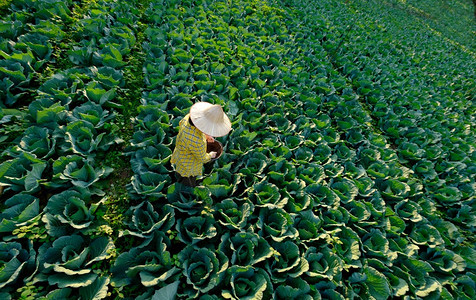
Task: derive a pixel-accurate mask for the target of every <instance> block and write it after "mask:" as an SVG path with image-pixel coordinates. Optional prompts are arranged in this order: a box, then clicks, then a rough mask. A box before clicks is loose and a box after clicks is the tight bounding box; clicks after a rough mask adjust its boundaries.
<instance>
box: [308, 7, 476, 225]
mask: <svg viewBox="0 0 476 300" xmlns="http://www.w3.org/2000/svg"><path fill="white" fill-rule="evenodd" d="M308 4H309V3H308V2H306V1H303V2H302V3H301V5H300V7H301V8H303V7H311V10H309V11H308V12H309V13H310V16H311V17H309V18H310V19H311V20H312V19H313V18H314V19H315V20H313V21H314V23H315V24H316V29H317V30H316V34H318V35H319V36H320V37H322V38H323V39H324V40H325V42H324V43H323V45H324V47H326V48H328V49H329V51H330V52H332V53H334V54H335V56H336V57H335V65H336V67H337V68H340V69H341V70H342V72H343V74H345V76H346V77H347V78H348V79H349V80H351V81H352V84H353V86H354V88H355V89H356V91H357V93H358V94H359V95H360V96H361V98H362V99H363V101H365V103H366V104H367V105H368V107H369V109H370V110H371V114H372V117H373V118H374V119H375V123H376V125H378V127H379V129H381V130H382V131H383V132H384V134H385V135H386V136H388V137H389V139H390V140H391V141H392V143H394V144H395V145H396V147H397V153H398V156H399V162H400V163H402V164H404V165H407V166H409V167H411V168H412V169H413V170H414V171H415V173H416V174H417V176H418V177H419V178H421V180H422V183H423V185H424V187H425V194H426V195H428V197H430V198H432V199H433V200H435V201H436V202H437V203H438V204H439V205H441V206H443V207H445V209H446V215H445V218H446V219H447V220H451V221H452V222H454V223H456V224H457V225H458V226H460V227H463V228H465V229H467V230H468V231H469V232H470V233H474V226H475V224H476V218H475V217H474V195H475V184H474V182H475V172H474V171H475V167H476V164H475V163H476V152H475V151H474V150H475V149H474V147H475V145H476V142H475V135H474V127H475V124H476V120H475V117H474V112H475V102H474V100H475V98H474V86H475V79H474V78H475V73H474V72H475V71H474V70H475V68H474V66H475V64H476V59H475V56H474V53H473V54H472V53H471V52H470V51H469V52H468V51H464V49H461V48H458V47H456V46H454V45H452V44H450V43H449V42H447V41H445V40H444V39H442V38H441V37H440V36H439V35H435V34H431V33H430V34H429V33H428V31H425V30H423V29H422V28H421V26H420V25H421V24H420V23H419V22H416V23H415V24H414V23H412V22H410V21H409V22H408V24H407V23H406V27H405V30H402V27H401V26H402V25H400V24H399V23H397V22H395V21H393V23H392V21H391V19H390V18H388V19H387V18H384V17H382V16H379V17H375V16H374V15H373V14H370V13H365V12H360V11H358V10H355V9H351V8H349V7H348V6H345V5H342V6H341V7H340V8H339V9H334V10H332V11H331V12H327V10H328V8H329V7H331V6H332V7H335V5H334V3H331V2H328V3H320V4H319V5H314V6H308ZM359 7H361V6H359ZM364 7H365V6H364ZM367 9H371V8H369V7H367ZM339 11H340V12H339ZM311 12H314V13H313V14H311ZM342 12H344V13H347V15H348V17H347V18H342V19H340V21H339V24H337V23H334V22H333V21H332V20H334V19H335V17H336V16H337V15H341V14H342ZM393 13H394V12H393ZM333 14H335V15H333ZM399 17H402V18H403V17H404V16H403V15H401V14H399ZM355 20H358V21H355ZM398 20H400V18H398ZM323 22H326V23H327V26H328V27H330V26H333V28H334V31H335V32H328V31H326V30H322V26H321V25H322V23H323ZM354 22H355V24H354ZM384 22H385V23H384ZM410 24H411V25H410ZM395 27H396V28H395ZM344 32H345V34H341V33H344ZM408 35H411V36H415V38H413V39H408V38H406V36H408ZM371 39H375V40H379V42H378V43H377V46H376V47H370V46H368V43H365V42H364V41H369V40H371ZM428 49H431V50H428ZM448 49H450V50H448ZM450 57H451V60H450ZM442 68H443V69H444V70H442Z"/></svg>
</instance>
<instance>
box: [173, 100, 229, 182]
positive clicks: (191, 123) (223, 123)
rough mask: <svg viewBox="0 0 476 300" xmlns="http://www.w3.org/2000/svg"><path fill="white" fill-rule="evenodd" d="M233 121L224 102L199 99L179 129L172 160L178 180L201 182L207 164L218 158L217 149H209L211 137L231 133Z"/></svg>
mask: <svg viewBox="0 0 476 300" xmlns="http://www.w3.org/2000/svg"><path fill="white" fill-rule="evenodd" d="M230 130H231V122H230V119H229V118H228V117H227V115H226V114H225V113H224V112H223V109H222V107H221V106H220V105H214V104H211V103H207V102H197V103H195V104H194V105H192V107H191V108H190V113H189V114H187V115H186V116H185V117H184V118H183V119H182V120H181V121H180V128H179V133H178V135H177V139H176V140H175V149H174V152H173V154H172V158H171V163H172V164H174V165H175V175H176V177H177V181H178V182H179V183H181V184H183V185H186V186H190V187H195V186H197V176H200V175H202V169H203V164H204V163H206V162H209V161H210V160H211V159H212V158H215V157H216V155H217V152H214V151H212V152H209V153H207V141H209V142H213V141H214V138H213V137H220V136H224V135H226V134H228V132H230Z"/></svg>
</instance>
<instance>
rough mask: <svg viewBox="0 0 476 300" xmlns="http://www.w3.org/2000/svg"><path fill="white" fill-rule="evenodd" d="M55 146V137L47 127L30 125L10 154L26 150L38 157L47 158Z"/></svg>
mask: <svg viewBox="0 0 476 300" xmlns="http://www.w3.org/2000/svg"><path fill="white" fill-rule="evenodd" d="M55 146H56V139H54V138H53V137H52V136H51V134H50V132H49V130H48V129H47V128H41V127H37V126H32V127H29V128H28V129H27V130H25V132H24V134H23V137H22V139H21V140H20V143H19V145H18V146H14V147H13V148H12V150H11V151H10V155H12V156H17V155H18V154H19V153H21V152H28V153H30V154H32V155H34V156H35V157H37V158H39V159H47V158H49V157H51V156H53V155H54V154H55Z"/></svg>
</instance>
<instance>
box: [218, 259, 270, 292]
mask: <svg viewBox="0 0 476 300" xmlns="http://www.w3.org/2000/svg"><path fill="white" fill-rule="evenodd" d="M227 273H228V274H230V285H229V287H228V288H224V289H223V290H222V292H221V296H222V297H223V298H224V299H232V300H242V299H246V300H251V299H266V298H269V297H271V291H272V289H273V286H272V283H271V280H270V278H269V275H268V273H266V271H265V270H264V269H261V268H256V269H255V268H242V267H237V266H232V267H230V268H229V269H228V272H227Z"/></svg>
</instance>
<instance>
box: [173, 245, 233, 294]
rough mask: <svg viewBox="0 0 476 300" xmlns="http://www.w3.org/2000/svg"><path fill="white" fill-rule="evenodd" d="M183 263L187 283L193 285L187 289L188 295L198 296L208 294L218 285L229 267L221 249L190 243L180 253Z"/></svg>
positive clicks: (180, 259)
mask: <svg viewBox="0 0 476 300" xmlns="http://www.w3.org/2000/svg"><path fill="white" fill-rule="evenodd" d="M178 259H179V261H180V262H181V263H182V265H183V275H184V276H185V278H187V283H188V284H189V285H191V286H192V287H193V289H192V290H190V289H187V290H186V291H185V294H186V295H187V296H188V297H197V296H198V295H199V294H206V293H208V292H209V291H211V290H212V289H213V288H215V287H216V286H218V285H219V284H220V283H221V282H222V279H223V277H224V275H225V271H226V270H227V268H228V264H229V262H228V258H227V257H226V256H225V255H224V254H223V253H222V252H220V251H212V250H210V249H208V248H198V247H196V246H192V245H189V246H187V247H186V248H185V249H183V250H182V251H180V253H179V254H178Z"/></svg>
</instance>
